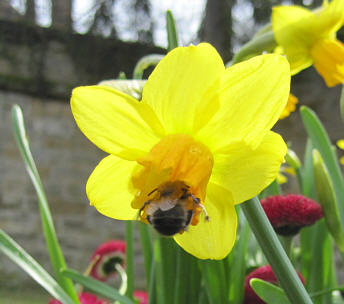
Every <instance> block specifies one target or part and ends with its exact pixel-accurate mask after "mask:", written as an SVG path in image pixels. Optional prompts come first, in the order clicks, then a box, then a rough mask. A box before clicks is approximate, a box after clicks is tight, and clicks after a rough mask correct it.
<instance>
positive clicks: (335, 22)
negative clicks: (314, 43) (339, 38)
mask: <svg viewBox="0 0 344 304" xmlns="http://www.w3.org/2000/svg"><path fill="white" fill-rule="evenodd" d="M343 24H344V1H343V0H333V1H331V2H330V4H329V5H327V6H326V7H325V8H324V9H323V10H321V11H320V13H319V15H318V20H317V23H316V26H315V27H314V28H313V29H314V30H315V31H318V32H319V31H320V33H321V34H322V36H323V37H322V38H330V37H329V35H331V34H334V33H335V32H337V31H338V30H339V29H340V28H341V27H342V26H343Z"/></svg>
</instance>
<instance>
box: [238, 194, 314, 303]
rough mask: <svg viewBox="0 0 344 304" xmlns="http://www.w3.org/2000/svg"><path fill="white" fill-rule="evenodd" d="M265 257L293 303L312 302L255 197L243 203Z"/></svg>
mask: <svg viewBox="0 0 344 304" xmlns="http://www.w3.org/2000/svg"><path fill="white" fill-rule="evenodd" d="M241 208H242V209H243V211H244V214H245V217H246V219H247V221H248V222H249V224H250V226H251V229H252V231H253V233H254V235H255V237H256V239H257V241H258V243H259V245H260V246H261V248H262V250H263V252H264V255H265V257H266V258H267V260H268V262H269V264H270V265H271V267H272V268H273V270H274V273H275V275H276V277H277V279H278V281H279V283H280V284H281V286H282V288H283V289H284V291H285V293H286V294H287V296H288V298H289V300H290V301H291V303H298V304H312V300H311V298H310V297H309V295H308V293H307V291H306V289H305V288H304V286H303V284H302V283H301V281H300V279H299V277H298V275H297V273H296V271H295V270H294V268H293V265H292V264H291V262H290V260H289V259H288V257H287V255H286V253H285V251H284V249H283V247H282V245H281V243H280V242H279V240H278V237H277V235H276V233H275V231H274V230H273V228H272V226H271V224H270V222H269V220H268V218H267V217H266V215H265V212H264V210H263V208H262V206H261V204H260V202H259V200H258V199H257V198H256V197H255V198H253V199H251V200H249V201H247V202H245V203H244V204H242V205H241Z"/></svg>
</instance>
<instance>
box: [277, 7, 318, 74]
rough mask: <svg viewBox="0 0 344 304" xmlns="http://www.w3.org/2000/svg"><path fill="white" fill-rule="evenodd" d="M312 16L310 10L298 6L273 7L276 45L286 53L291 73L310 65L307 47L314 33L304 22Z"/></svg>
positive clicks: (312, 41) (308, 47)
mask: <svg viewBox="0 0 344 304" xmlns="http://www.w3.org/2000/svg"><path fill="white" fill-rule="evenodd" d="M314 17H315V16H314V14H313V13H312V12H311V11H309V10H307V9H305V8H302V7H299V6H278V7H274V8H273V11H272V28H273V31H274V36H275V39H276V41H277V43H278V45H280V46H282V47H283V51H284V52H285V54H286V55H287V58H288V61H289V63H290V69H291V73H292V74H293V75H294V74H296V73H298V72H299V71H301V70H303V69H305V68H307V67H309V66H310V65H312V59H311V57H310V54H309V49H310V47H311V45H312V44H313V43H314V41H315V40H314V36H315V33H312V29H309V28H307V26H305V22H306V20H312V19H314ZM310 31H311V32H310Z"/></svg>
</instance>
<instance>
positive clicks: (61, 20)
mask: <svg viewBox="0 0 344 304" xmlns="http://www.w3.org/2000/svg"><path fill="white" fill-rule="evenodd" d="M51 15H52V16H51V18H52V27H55V28H58V29H61V30H65V31H71V30H72V0H53V1H52V14H51Z"/></svg>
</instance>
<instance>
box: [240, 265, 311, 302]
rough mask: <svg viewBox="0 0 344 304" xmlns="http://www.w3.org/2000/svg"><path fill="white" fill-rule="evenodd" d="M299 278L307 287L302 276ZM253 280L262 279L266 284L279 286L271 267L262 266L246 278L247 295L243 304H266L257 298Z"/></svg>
mask: <svg viewBox="0 0 344 304" xmlns="http://www.w3.org/2000/svg"><path fill="white" fill-rule="evenodd" d="M298 276H299V278H300V280H301V282H302V284H303V285H305V280H304V278H303V277H302V275H301V274H300V273H298ZM253 278H256V279H261V280H264V281H266V282H269V283H273V284H275V285H278V282H277V278H276V277H275V274H274V273H273V271H272V268H271V266H269V265H266V266H261V267H259V268H257V269H255V270H253V271H252V272H251V273H249V274H248V275H247V276H246V277H245V285H244V292H245V294H244V302H243V304H265V302H264V301H263V300H262V299H260V298H259V297H258V296H257V294H256V293H255V292H254V291H253V289H252V287H251V286H250V280H251V279H253Z"/></svg>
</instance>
